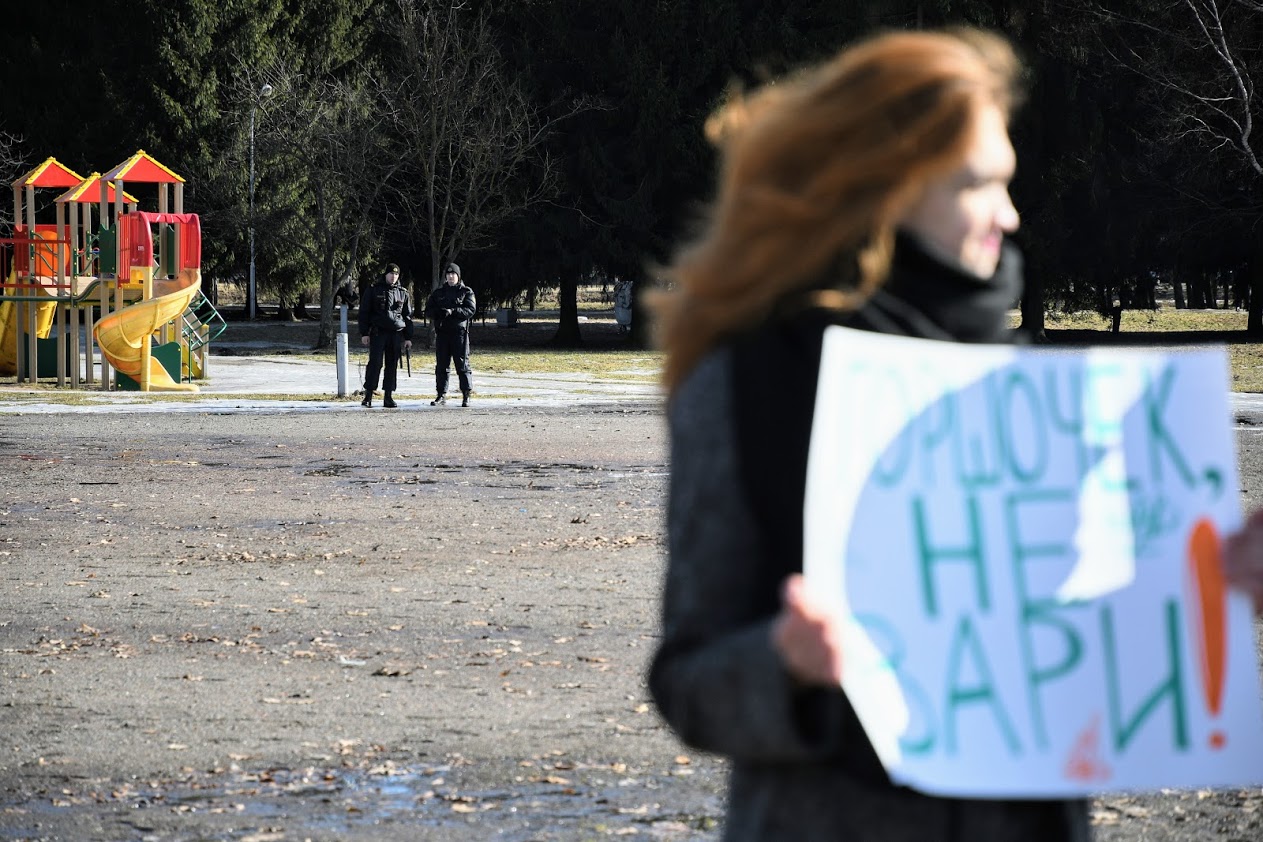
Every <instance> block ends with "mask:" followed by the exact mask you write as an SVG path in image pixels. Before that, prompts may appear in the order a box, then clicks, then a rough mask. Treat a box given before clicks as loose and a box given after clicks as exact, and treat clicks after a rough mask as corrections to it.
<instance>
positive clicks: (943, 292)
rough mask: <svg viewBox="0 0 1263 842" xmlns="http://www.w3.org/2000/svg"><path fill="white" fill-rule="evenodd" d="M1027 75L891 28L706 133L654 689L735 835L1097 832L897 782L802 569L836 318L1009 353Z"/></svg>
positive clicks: (662, 306) (918, 841)
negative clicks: (854, 698) (818, 419)
mask: <svg viewBox="0 0 1263 842" xmlns="http://www.w3.org/2000/svg"><path fill="white" fill-rule="evenodd" d="M1017 75H1018V63H1017V60H1016V58H1015V57H1014V55H1013V52H1012V50H1011V48H1010V47H1009V46H1008V44H1007V43H1006V42H1004V41H1003V40H1002V39H1000V38H998V37H996V36H993V35H989V34H986V33H983V32H979V31H975V30H961V31H950V32H935V33H931V32H916V33H892V34H887V35H882V36H878V37H875V38H872V39H870V40H867V41H865V42H862V43H860V44H858V45H856V46H853V47H851V48H850V49H847V50H845V51H843V52H842V53H841V54H839V55H838V56H837V57H836V58H834V59H833V60H832V61H829V62H828V63H826V64H824V65H822V66H820V67H818V68H815V69H813V70H810V71H808V72H805V73H803V74H801V75H800V76H798V77H796V78H793V79H791V80H788V81H783V82H780V83H777V84H774V85H770V86H768V87H766V88H765V89H763V90H762V91H760V92H758V93H755V94H754V95H752V96H750V97H748V98H744V99H741V100H740V101H737V102H733V103H731V104H730V105H729V106H728V107H726V108H725V109H723V110H722V111H721V112H719V113H718V114H717V115H715V116H714V117H713V118H712V119H711V121H710V123H709V124H708V126H707V132H708V135H709V136H710V138H711V139H712V140H713V141H714V142H715V143H716V144H717V146H718V147H719V149H720V152H721V159H722V165H721V172H720V180H719V186H718V193H717V196H716V199H715V201H714V203H713V207H712V209H711V215H710V218H709V220H708V223H707V225H706V227H705V230H704V231H703V232H702V233H701V235H700V237H699V238H698V239H697V240H696V241H695V242H694V243H693V244H692V245H690V246H688V247H687V248H685V249H684V250H683V251H682V252H681V253H680V254H679V255H678V257H677V259H676V260H675V262H674V265H673V266H671V267H670V269H669V276H670V278H671V280H672V281H673V282H674V287H675V289H674V291H673V292H672V293H670V294H668V295H665V296H663V298H662V299H661V300H660V301H659V302H658V312H659V316H660V318H661V326H662V331H663V334H662V336H663V340H664V344H665V347H666V351H667V354H668V358H667V363H666V373H665V377H666V383H667V386H668V388H669V390H670V410H669V423H670V428H671V466H672V467H671V489H670V505H669V514H668V539H669V552H670V561H669V569H668V573H667V581H666V586H665V596H664V615H663V637H662V642H661V644H660V647H659V649H658V652H657V653H656V656H655V658H654V662H653V665H652V668H651V672H650V678H649V682H650V688H651V690H652V692H653V695H654V698H655V700H656V702H657V704H658V707H659V710H660V711H661V712H662V715H663V717H664V718H665V719H666V720H667V722H668V723H670V725H671V726H672V727H673V728H674V729H675V731H676V732H677V733H678V734H679V735H680V737H681V738H682V739H683V740H684V741H685V742H687V743H689V744H691V745H693V746H697V747H699V748H702V749H705V750H708V751H713V752H717V753H719V754H722V755H725V756H727V757H729V758H731V759H732V773H731V782H730V793H729V806H728V810H729V812H728V820H727V823H726V829H725V834H724V838H725V839H726V840H829V842H835V840H883V841H884V840H909V841H910V842H912V841H913V840H915V842H936V841H937V840H943V841H944V842H946V840H988V842H1001V840H1013V842H1019V841H1020V842H1035V840H1080V839H1084V840H1086V839H1088V838H1089V836H1090V832H1089V827H1088V818H1087V809H1086V805H1085V803H1084V802H1082V801H1055V800H1054V801H1014V800H1007V801H999V800H996V801H980V800H975V801H966V800H951V799H943V798H936V797H932V796H928V795H924V794H921V793H917V792H914V791H911V790H908V789H904V788H901V787H896V786H895V785H893V784H892V783H891V781H890V779H889V777H888V776H887V775H886V773H885V772H884V770H883V769H882V767H881V764H880V762H879V761H878V759H877V757H876V755H875V753H874V751H873V748H872V746H871V745H870V744H869V742H868V739H867V737H866V736H865V734H864V731H863V729H862V727H861V726H860V724H859V721H858V719H857V718H856V715H855V713H854V711H853V710H852V709H851V706H850V704H849V703H848V701H847V698H846V696H845V694H844V693H843V692H842V690H841V689H840V687H839V683H840V680H841V663H842V660H841V659H842V658H843V657H844V653H843V652H842V651H841V648H840V645H839V640H840V629H839V627H838V625H837V622H836V620H835V619H834V618H833V617H832V616H831V615H830V614H828V612H826V611H823V610H821V608H820V607H819V606H817V605H815V604H813V601H812V600H811V598H810V597H809V596H808V595H807V594H806V593H805V592H804V589H803V587H802V580H801V575H800V573H801V570H802V546H803V539H802V528H803V495H804V488H805V482H806V479H805V478H806V470H807V448H808V442H809V440H810V433H811V422H812V412H813V408H814V403H815V392H816V379H817V376H818V372H819V366H820V349H821V342H822V337H823V333H824V330H825V328H826V327H828V326H829V325H834V324H840V325H846V326H849V327H854V328H860V329H864V330H871V331H878V332H882V333H891V334H899V335H904V336H913V337H920V338H925V339H932V340H941V341H946V342H1005V341H1008V339H1009V335H1010V331H1009V329H1008V325H1007V318H1006V314H1007V310H1008V309H1009V308H1010V307H1011V306H1012V305H1013V303H1014V302H1015V301H1016V300H1017V298H1018V297H1019V295H1020V292H1021V278H1020V266H1019V261H1018V258H1017V255H1016V253H1015V252H1014V251H1013V250H1012V249H1011V247H1008V246H1006V245H1005V243H1004V239H1005V235H1007V234H1011V233H1012V232H1013V231H1015V230H1016V229H1017V226H1018V216H1017V211H1016V210H1014V207H1013V204H1012V202H1011V201H1010V199H1009V192H1008V185H1009V181H1010V179H1011V178H1012V176H1013V171H1014V167H1015V164H1016V161H1015V156H1014V152H1013V147H1012V145H1011V144H1010V142H1009V135H1008V130H1007V123H1008V118H1009V114H1010V110H1011V108H1012V107H1013V104H1014V100H1015V88H1016V84H1015V83H1016V79H1017ZM857 400H862V396H857Z"/></svg>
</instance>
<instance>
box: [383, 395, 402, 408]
mask: <svg viewBox="0 0 1263 842" xmlns="http://www.w3.org/2000/svg"><path fill="white" fill-rule="evenodd" d="M382 406H384V407H386V408H387V409H394V408H395V407H397V406H399V404H397V403H395V399H394V398H392V397H391V396H390V392H385V393H383V396H382Z"/></svg>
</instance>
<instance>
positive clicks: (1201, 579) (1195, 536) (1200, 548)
mask: <svg viewBox="0 0 1263 842" xmlns="http://www.w3.org/2000/svg"><path fill="white" fill-rule="evenodd" d="M1188 556H1189V567H1190V569H1191V572H1192V574H1193V590H1194V597H1195V599H1194V601H1193V604H1194V605H1195V606H1196V607H1197V609H1198V614H1199V616H1200V620H1201V623H1200V626H1199V627H1198V628H1197V631H1199V632H1200V634H1198V635H1197V638H1198V642H1199V643H1200V644H1201V646H1200V647H1199V648H1198V650H1197V656H1198V661H1199V663H1200V664H1201V668H1202V691H1203V692H1204V693H1205V695H1206V708H1207V709H1208V710H1209V711H1210V715H1211V716H1218V715H1219V709H1220V706H1221V704H1222V703H1223V692H1224V665H1225V658H1226V654H1227V643H1228V629H1227V625H1228V624H1227V609H1226V605H1225V600H1226V598H1227V585H1226V584H1225V583H1224V573H1223V565H1222V563H1221V562H1220V558H1219V535H1218V534H1217V533H1216V532H1215V526H1214V524H1213V523H1211V522H1210V520H1209V519H1208V518H1202V519H1201V520H1199V521H1197V523H1195V524H1193V531H1192V533H1190V534H1189V538H1188ZM1226 741H1227V738H1226V737H1224V733H1223V732H1222V731H1219V730H1215V731H1212V732H1211V734H1210V745H1211V748H1223V747H1224V743H1225V742H1226Z"/></svg>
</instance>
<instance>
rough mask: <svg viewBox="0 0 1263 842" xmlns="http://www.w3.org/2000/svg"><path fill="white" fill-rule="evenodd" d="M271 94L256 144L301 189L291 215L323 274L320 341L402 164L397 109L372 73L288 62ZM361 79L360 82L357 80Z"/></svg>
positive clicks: (327, 339) (322, 343)
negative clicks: (318, 70)
mask: <svg viewBox="0 0 1263 842" xmlns="http://www.w3.org/2000/svg"><path fill="white" fill-rule="evenodd" d="M268 78H269V84H271V85H272V86H273V88H274V91H275V93H274V95H273V98H274V99H276V100H277V101H281V102H285V103H286V105H285V107H284V108H272V109H269V110H268V112H267V114H266V117H265V118H264V119H262V120H260V124H259V128H258V130H257V131H258V143H259V145H260V148H262V149H263V150H264V151H265V152H266V156H267V158H268V159H269V160H270V161H272V162H273V166H275V167H277V168H279V169H281V170H282V172H281V174H280V175H279V177H278V180H280V181H283V182H284V183H285V184H286V185H287V187H288V189H289V190H290V191H291V192H292V191H297V193H298V194H299V195H298V197H297V201H296V203H295V204H296V206H297V211H296V212H291V213H288V214H286V216H287V218H288V220H289V224H290V225H291V226H292V227H293V229H294V230H295V233H298V234H300V236H295V237H292V238H289V240H288V241H289V242H290V243H292V244H293V245H294V246H295V247H297V248H301V249H305V250H306V251H307V256H308V257H309V258H310V260H311V263H312V264H313V265H314V266H315V267H316V268H317V272H318V275H319V280H320V332H319V335H318V338H317V340H316V347H317V348H327V347H329V346H330V345H331V344H332V343H333V339H334V336H335V335H336V332H337V331H336V326H335V320H334V306H333V303H334V294H335V292H336V290H337V288H338V286H339V285H340V284H342V283H344V282H346V280H347V279H348V278H349V277H350V276H351V275H352V274H353V273H354V270H355V268H356V266H357V265H358V264H359V262H360V260H361V246H362V245H363V244H364V243H365V242H366V241H367V240H369V239H370V238H371V236H372V234H373V231H374V229H375V219H376V216H377V214H378V213H379V212H380V210H381V203H382V198H383V196H384V195H385V194H386V191H387V189H388V188H389V187H390V186H391V185H392V182H393V179H394V176H395V174H396V172H397V171H398V170H399V169H400V164H399V158H398V155H397V152H396V150H395V149H394V148H393V140H392V133H391V124H392V122H393V115H392V114H391V113H390V111H389V108H388V106H387V104H386V103H385V102H383V101H382V100H381V98H380V97H379V96H378V91H379V90H380V86H378V85H375V84H372V83H371V82H370V77H369V76H368V75H367V74H352V76H351V77H349V78H344V79H338V80H330V79H307V78H305V77H303V76H302V75H299V74H295V73H292V72H290V71H288V70H287V69H285V68H274V69H273V71H272V72H271V73H270V74H269V76H268ZM356 79H358V80H362V81H356Z"/></svg>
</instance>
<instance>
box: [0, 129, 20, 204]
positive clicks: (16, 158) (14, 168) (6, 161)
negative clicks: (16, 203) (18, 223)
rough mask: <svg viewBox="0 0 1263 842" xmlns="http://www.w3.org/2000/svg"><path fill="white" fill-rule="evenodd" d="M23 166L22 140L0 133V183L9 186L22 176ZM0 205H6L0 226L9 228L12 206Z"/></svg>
mask: <svg viewBox="0 0 1263 842" xmlns="http://www.w3.org/2000/svg"><path fill="white" fill-rule="evenodd" d="M25 166H26V156H25V155H24V154H23V153H22V138H21V137H19V136H18V135H15V134H10V133H9V132H6V131H0V181H2V182H3V183H4V184H6V185H7V184H11V183H12V182H13V181H14V180H16V179H17V177H18V176H20V175H21V174H22V168H23V167H25ZM0 204H3V205H6V207H5V208H4V209H3V210H0V225H8V226H11V225H12V224H13V220H12V219H11V218H10V217H11V216H12V215H13V204H12V203H11V202H4V203H0Z"/></svg>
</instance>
